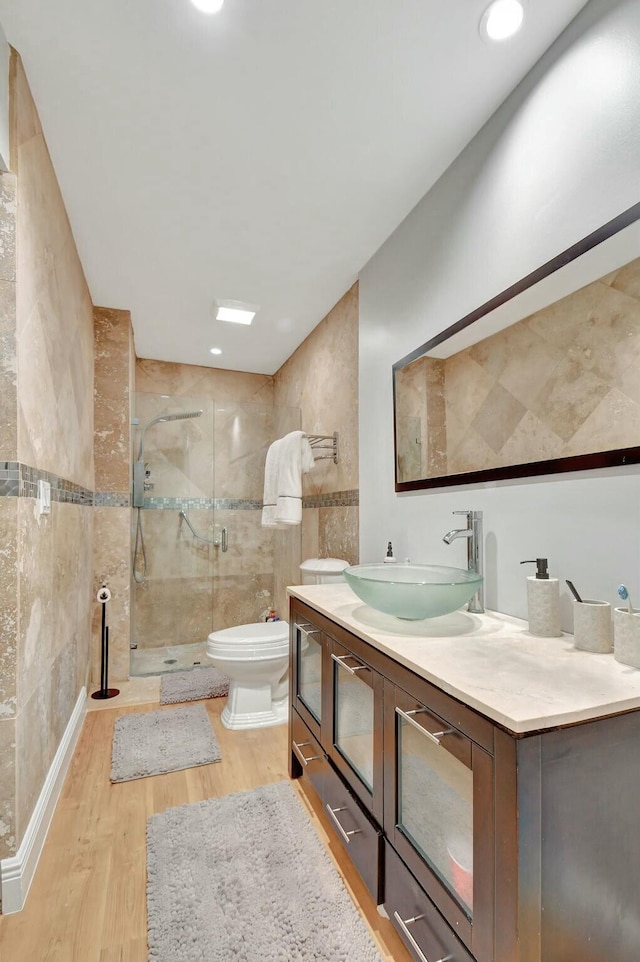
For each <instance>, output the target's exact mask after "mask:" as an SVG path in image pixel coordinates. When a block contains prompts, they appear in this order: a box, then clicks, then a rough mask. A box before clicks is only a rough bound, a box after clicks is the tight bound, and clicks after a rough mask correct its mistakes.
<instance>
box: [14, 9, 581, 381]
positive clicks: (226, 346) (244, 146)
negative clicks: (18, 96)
mask: <svg viewBox="0 0 640 962" xmlns="http://www.w3.org/2000/svg"><path fill="white" fill-rule="evenodd" d="M487 4H488V0H225V4H224V7H223V9H222V11H221V12H220V13H219V14H217V15H215V16H205V15H203V14H201V13H199V12H198V11H197V10H196V9H195V8H194V7H192V6H191V4H190V3H189V0H108V2H105V0H56V2H55V3H52V2H51V0H0V23H1V24H2V26H3V28H4V31H5V33H6V34H7V37H8V39H9V41H10V43H12V44H13V46H14V47H16V49H17V50H18V51H19V53H20V54H21V56H22V59H23V61H24V64H25V68H26V71H27V74H28V77H29V80H30V84H31V88H32V91H33V94H34V97H35V100H36V103H37V105H38V109H39V112H40V117H41V120H42V125H43V128H44V131H45V136H46V138H47V142H48V145H49V150H50V152H51V156H52V159H53V163H54V166H55V168H56V172H57V175H58V180H59V182H60V185H61V188H62V193H63V196H64V200H65V203H66V206H67V210H68V213H69V217H70V220H71V224H72V227H73V231H74V235H75V238H76V242H77V245H78V250H79V253H80V257H81V259H82V263H83V265H84V269H85V273H86V276H87V280H88V283H89V287H90V290H91V295H92V298H93V301H94V303H95V304H98V305H102V306H107V307H117V308H126V309H129V310H131V314H132V321H133V327H134V332H135V344H136V352H137V354H138V356H140V357H147V358H156V359H160V360H166V361H179V362H183V363H187V364H202V365H208V366H212V367H223V368H227V369H233V370H243V371H253V372H257V373H263V374H273V373H274V372H275V371H276V370H277V369H278V368H279V367H280V365H281V364H282V363H283V362H284V361H285V360H286V359H287V357H289V355H290V354H291V353H292V352H293V351H294V350H295V348H296V347H297V346H298V344H300V343H301V341H302V340H303V339H304V338H305V337H306V335H307V334H308V333H309V332H310V331H311V330H312V329H313V328H314V327H315V326H316V324H317V323H318V322H319V321H320V320H321V319H322V318H323V317H324V316H325V315H326V314H327V312H328V311H329V310H330V309H331V307H333V305H334V304H335V303H336V302H337V301H338V300H339V299H340V297H341V296H342V295H343V294H344V292H345V291H346V290H348V289H349V287H350V286H351V285H352V284H353V282H354V281H355V280H356V278H357V275H358V272H359V270H360V268H361V267H362V266H363V265H364V264H365V263H366V262H367V260H368V259H369V258H370V257H371V256H372V255H373V254H374V253H375V251H376V250H377V249H378V248H379V247H380V245H381V244H382V243H383V241H384V240H385V239H386V238H387V237H388V236H389V234H390V233H391V232H392V231H393V230H394V229H395V228H396V227H397V226H398V224H399V223H400V222H401V221H402V220H403V219H404V217H405V216H406V215H407V214H408V213H409V211H410V210H411V209H412V208H413V207H414V206H415V204H416V203H417V202H418V201H419V200H420V198H421V197H422V196H423V195H424V194H425V193H426V191H427V190H428V189H429V187H430V186H431V185H432V184H433V183H434V182H435V181H436V180H437V178H438V177H439V176H440V175H441V174H442V173H443V171H444V170H445V169H446V168H447V167H448V166H449V164H450V163H451V162H452V160H453V159H454V158H455V157H456V156H457V154H458V153H459V152H460V151H461V150H462V148H463V147H464V146H465V144H467V143H468V142H469V140H470V139H471V138H472V137H473V135H474V134H475V133H476V132H477V131H478V130H479V129H480V127H481V126H482V125H483V124H484V123H485V122H486V120H487V119H488V118H489V117H490V116H491V114H492V113H493V112H494V111H495V110H496V108H497V107H498V106H499V105H500V103H501V102H502V101H503V100H504V99H505V97H506V96H507V95H508V94H509V92H510V91H511V90H512V89H513V88H514V87H515V86H516V85H517V83H518V82H519V81H520V79H521V78H522V77H523V76H524V75H525V74H526V73H527V71H528V70H529V69H530V67H531V66H532V65H533V64H534V63H535V61H536V60H537V59H538V58H539V57H540V56H541V54H542V53H543V52H544V51H545V50H546V49H547V47H548V46H549V45H550V44H551V43H552V41H553V40H554V39H555V37H556V36H557V35H558V34H559V33H560V32H561V31H562V30H563V29H564V27H565V26H566V25H567V23H568V22H569V21H570V20H571V19H572V18H573V17H574V16H575V14H576V13H577V12H578V10H580V9H581V8H582V7H583V6H584V5H585V0H528V2H527V8H526V22H525V25H524V28H523V29H522V31H521V32H520V34H519V35H518V36H517V37H516V38H515V39H514V40H512V41H510V42H508V43H503V44H501V45H489V44H487V43H485V42H483V41H482V40H481V39H480V36H479V34H478V23H479V21H480V17H481V14H482V12H483V10H484V9H485V7H486V6H487ZM215 298H225V299H234V300H241V301H246V302H249V303H252V304H258V305H260V311H259V313H258V315H257V317H256V318H255V320H254V322H253V324H252V325H251V327H237V326H236V325H229V324H225V323H223V322H220V321H215V320H214V319H213V317H212V313H211V308H212V304H213V301H214V299H215ZM214 345H215V346H218V347H220V348H222V350H223V354H222V355H221V356H220V357H217V358H213V357H212V356H211V354H210V353H209V348H210V347H212V346H214Z"/></svg>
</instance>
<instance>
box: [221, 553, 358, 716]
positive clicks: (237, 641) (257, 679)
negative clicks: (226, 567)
mask: <svg viewBox="0 0 640 962" xmlns="http://www.w3.org/2000/svg"><path fill="white" fill-rule="evenodd" d="M348 565H349V562H348V561H343V560H342V559H340V558H309V559H307V560H306V561H303V562H302V564H301V565H300V575H301V581H302V584H303V585H310V584H313V585H319V584H335V583H337V582H341V581H344V575H343V574H342V572H343V571H344V569H345V568H346V567H348ZM207 655H208V656H209V658H210V659H211V661H212V662H213V664H214V665H215V667H216V668H218V669H219V670H220V671H222V672H224V674H225V675H227V676H228V677H229V697H228V698H227V704H226V705H225V706H224V708H223V710H222V715H221V721H222V724H223V725H224V726H225V728H230V729H232V730H237V729H242V728H269V727H271V726H273V725H283V724H284V723H285V722H286V721H287V719H288V715H289V684H288V680H287V675H288V672H289V625H288V623H287V622H286V621H267V622H263V621H258V622H256V623H254V624H249V625H236V626H235V627H234V628H223V629H222V631H213V632H212V633H211V634H210V635H209V638H208V640H207Z"/></svg>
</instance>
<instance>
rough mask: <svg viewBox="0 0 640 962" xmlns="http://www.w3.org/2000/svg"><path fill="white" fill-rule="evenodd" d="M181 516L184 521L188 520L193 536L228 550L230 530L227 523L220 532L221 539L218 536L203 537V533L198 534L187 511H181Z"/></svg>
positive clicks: (197, 539)
mask: <svg viewBox="0 0 640 962" xmlns="http://www.w3.org/2000/svg"><path fill="white" fill-rule="evenodd" d="M180 517H181V518H183V519H184V521H186V522H187V527H188V528H189V531H190V532H191V534H192V535H193V537H194V538H195V539H196V541H203V542H204V544H212V545H213V547H214V548H219V547H222V550H223V551H227V550H228V548H229V532H228V530H227V527H226V525H225V527H224V528H222V530H221V532H220V538H219V539H218V538H203V537H202V535H201V534H198V532H197V531H196V529H195V528H194V527H193V525H192V524H191V522H190V521H189V518H188V517H187V515H186V513H185V512H184V511H181V512H180Z"/></svg>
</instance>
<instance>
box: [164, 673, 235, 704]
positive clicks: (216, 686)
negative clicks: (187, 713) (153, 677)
mask: <svg viewBox="0 0 640 962" xmlns="http://www.w3.org/2000/svg"><path fill="white" fill-rule="evenodd" d="M228 694H229V679H228V678H227V676H226V675H223V674H222V672H221V671H219V670H218V669H217V668H214V667H213V666H211V667H210V668H193V669H189V671H175V672H172V673H171V674H170V675H163V676H162V681H161V682H160V704H161V705H175V704H176V702H181V701H199V700H200V699H201V698H221V697H222V696H223V695H228Z"/></svg>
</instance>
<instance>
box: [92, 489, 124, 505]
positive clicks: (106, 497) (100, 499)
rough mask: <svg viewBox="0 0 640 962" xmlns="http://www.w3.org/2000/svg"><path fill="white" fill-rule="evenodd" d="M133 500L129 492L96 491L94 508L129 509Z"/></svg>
mask: <svg viewBox="0 0 640 962" xmlns="http://www.w3.org/2000/svg"><path fill="white" fill-rule="evenodd" d="M130 505H131V498H130V497H129V493H128V492H127V491H116V492H115V493H114V492H112V491H96V492H95V494H94V495H93V506H94V508H128V507H130Z"/></svg>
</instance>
